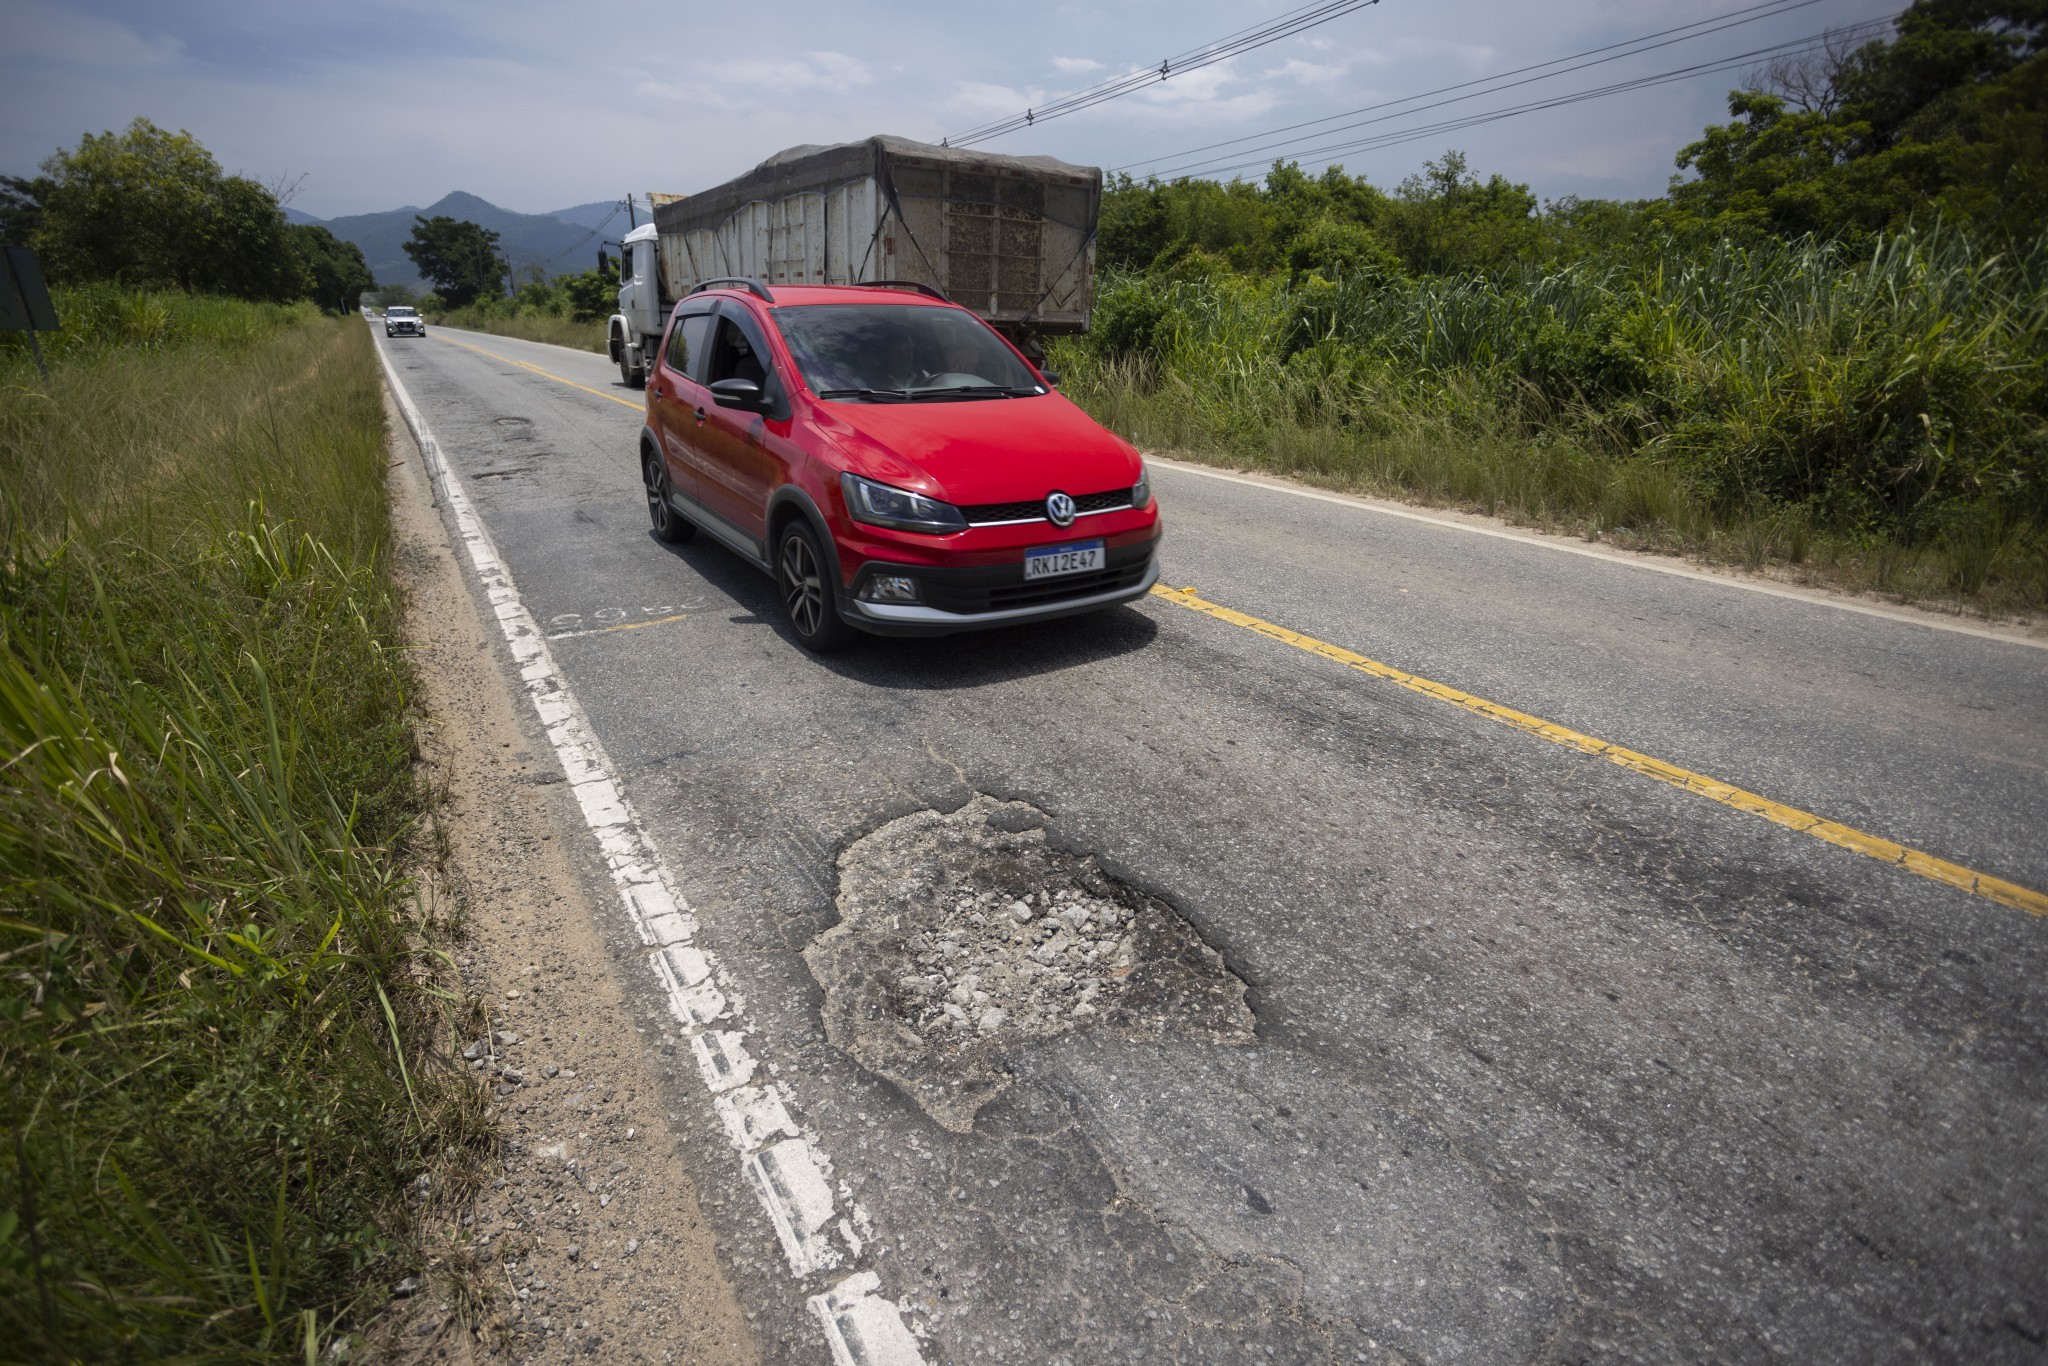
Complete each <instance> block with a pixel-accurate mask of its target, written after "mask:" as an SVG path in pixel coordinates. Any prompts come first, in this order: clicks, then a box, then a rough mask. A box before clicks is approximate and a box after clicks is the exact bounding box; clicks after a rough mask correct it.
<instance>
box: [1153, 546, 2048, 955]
mask: <svg viewBox="0 0 2048 1366" xmlns="http://www.w3.org/2000/svg"><path fill="white" fill-rule="evenodd" d="M1152 592H1153V594H1154V596H1157V597H1161V598H1164V599H1166V600H1167V601H1168V602H1173V603H1178V604H1179V605H1181V606H1182V607H1185V608H1187V609H1189V610H1190V611H1194V612H1200V613H1202V614H1203V615H1204V616H1210V617H1214V618H1215V619H1216V620H1218V621H1223V622H1228V623H1229V624H1230V625H1232V626H1241V627H1243V628H1244V629H1246V630H1248V631H1256V632H1258V633H1259V634H1260V635H1262V636H1265V637H1267V638H1268V639H1271V640H1277V641H1279V642H1280V643H1281V644H1283V645H1292V646H1293V647H1294V648H1295V649H1297V650H1306V651H1307V652H1308V653H1310V654H1312V655H1320V656H1322V657H1323V658H1324V659H1328V660H1332V661H1334V662H1336V663H1338V664H1342V665H1344V666H1345V667H1346V668H1350V669H1356V670H1358V672H1360V673H1363V674H1370V675H1371V676H1372V677H1374V678H1383V679H1385V680H1386V681H1387V682H1389V683H1392V684H1394V685H1396V686H1397V687H1402V688H1406V689H1407V690H1408V691H1410V692H1416V693H1421V694H1422V695H1423V696H1425V697H1433V698H1435V699H1436V700H1437V701H1439V702H1448V703H1449V704H1450V705H1452V706H1454V707H1461V708H1463V709H1464V710H1466V711H1469V712H1476V713H1477V714H1478V715H1480V716H1484V717H1486V718H1488V719H1489V720H1493V721H1498V722H1500V723H1501V724H1502V725H1504V726H1512V727H1514V728H1515V729H1516V730H1519V731H1526V732H1527V733H1528V734H1530V735H1534V736H1538V737H1540V738H1542V739H1545V740H1548V741H1550V742H1551V743H1552V744H1557V745H1564V746H1566V747H1568V748H1570V749H1576V750H1578V751H1579V752H1581V753H1583V754H1591V755H1593V756H1595V757H1597V758H1601V759H1605V760H1606V761H1607V762H1609V763H1611V764H1618V765H1620V766H1621V767H1622V768H1625V769H1628V770H1629V771H1630V772H1632V773H1640V774H1642V775H1643V776H1644V777H1646V778H1654V779H1656V780H1657V781H1658V782H1660V783H1669V784H1670V785H1671V786H1673V787H1678V788H1683V789H1685V790H1686V791H1687V792H1692V793H1697V794H1698V795H1699V796H1702V797H1706V798H1708V799H1709V800H1712V801H1717V802H1719V803H1721V804H1722V805H1723V806H1729V807H1733V808H1734V809H1735V810H1737V811H1744V812H1747V813H1749V814H1750V815H1752V816H1761V817H1763V818H1764V819H1765V820H1767V821H1772V822H1774V823H1776V824H1778V825H1782V826H1784V827H1785V828H1787V829H1788V830H1797V831H1798V832H1799V833H1801V834H1803V835H1812V836H1813V837H1814V838H1815V839H1822V840H1826V841H1827V842H1828V843H1829V844H1833V845H1838V846H1840V847H1841V848H1843V849H1849V850H1853V851H1854V852H1856V853H1859V854H1862V855H1864V856H1866V857H1868V858H1874V859H1876V860H1878V861H1879V862H1880V863H1889V864H1892V865H1893V866H1895V867H1899V868H1903V869H1905V870H1906V871H1907V872H1909V873H1917V874H1919V875H1920V876H1921V877H1924V878H1932V879H1933V880H1934V881H1936V882H1943V883H1947V884H1948V885H1949V886H1951V887H1956V888H1960V889H1961V890H1963V891H1965V892H1970V893H1973V894H1975V895H1977V896H1981V897H1985V898H1988V899H1989V900H1992V901H1996V902H1997V903H1998V904H2000V905H2001V906H2010V907H2012V908H2013V909H2015V910H2020V911H2025V912H2026V913H2027V914H2029V915H2037V916H2048V896H2044V895H2042V894H2041V893H2040V892H2037V891H2034V890H2033V889H2032V888H2029V887H2022V886H2020V885H2019V884H2018V883H2014V882H2007V881H2006V880H2005V879H2003V878H1997V877H1992V876H1991V875H1990V874H1988V873H1980V872H1977V871H1976V870H1975V869H1972V868H1965V867H1963V866H1962V865H1961V864H1959V863H1950V862H1949V861H1948V860H1947V859H1942V858H1936V857H1935V856H1934V855H1932V854H1927V853H1922V852H1921V851H1920V850H1918V849H1912V848H1908V847H1907V846H1905V845H1903V844H1895V843H1893V842H1892V841H1891V840H1888V839H1884V838H1882V837H1881V836H1878V835H1872V834H1868V833H1866V832H1864V831H1862V830H1858V829H1856V828H1855V827H1853V826H1848V825H1843V824H1841V823H1839V822H1837V821H1831V820H1828V819H1826V818H1825V817H1822V816H1816V815H1814V814H1813V813H1812V812H1810V811H1801V810H1800V809H1799V808H1797V807H1793V806H1786V805H1785V804H1784V803H1782V802H1774V801H1772V800H1771V799H1770V798H1768V797H1760V796H1758V795H1757V794H1756V793H1754V792H1746V791H1744V790H1743V789H1741V788H1739V787H1735V786H1733V785H1732V784H1729V783H1724V782H1722V781H1720V780H1719V779H1718V778H1709V777H1707V776H1706V775H1705V774H1701V773H1694V772H1692V771H1691V770H1690V769H1684V768H1680V767H1678V766H1677V765H1676V764H1667V763H1665V762H1664V761H1663V760H1662V759H1653V758H1651V757H1650V756H1649V755H1647V754H1639V753H1637V752H1636V751H1635V750H1632V749H1624V748H1623V747H1622V746H1620V745H1615V744H1609V743H1608V742H1607V741H1605V740H1602V739H1599V738H1597V737H1595V736H1591V735H1586V734H1584V733H1582V732H1580V731H1576V730H1572V729H1570V728H1569V727H1566V726H1560V725H1558V724H1556V723H1555V722H1552V721H1545V720H1544V719H1542V718H1541V717H1538V716H1530V715H1529V714H1528V713H1526V712H1519V711H1516V710H1515V709H1514V708H1512V707H1504V706H1502V705H1500V703H1498V702H1489V701H1487V700H1486V699H1485V698H1483V697H1474V696H1473V695H1472V694H1471V693H1468V692H1461V691H1460V690H1458V689H1457V688H1453V687H1451V686H1449V685H1448V684H1444V683H1438V682H1435V681H1433V680H1431V679H1427V678H1422V677H1419V676H1417V675H1415V674H1411V673H1406V672H1404V671H1402V670H1400V669H1397V668H1394V667H1393V666H1392V665H1390V664H1382V663H1380V662H1379V661H1378V660H1376V659H1367V658H1366V657H1365V656H1364V655H1361V654H1355V653H1353V652H1352V651H1350V650H1347V649H1345V648H1343V647H1342V646H1340V645H1331V644H1329V643H1328V642H1326V641H1321V640H1317V639H1316V638H1315V637H1314V636H1305V635H1303V634H1302V633H1301V632H1299V631H1290V630H1288V629H1287V628H1286V627H1285V626H1275V625H1274V624H1273V623H1272V622H1270V621H1261V620H1259V619H1258V618H1257V617H1254V616H1248V615H1246V614H1245V613H1243V612H1238V611H1234V610H1232V609H1231V608H1228V607H1222V606H1218V605H1217V604H1216V603H1213V602H1208V601H1205V600H1204V599H1202V598H1199V597H1197V596H1196V595H1195V593H1194V591H1193V590H1192V589H1186V588H1168V587H1166V586H1165V585H1164V584H1160V585H1157V586H1155V587H1154V588H1153V589H1152Z"/></svg>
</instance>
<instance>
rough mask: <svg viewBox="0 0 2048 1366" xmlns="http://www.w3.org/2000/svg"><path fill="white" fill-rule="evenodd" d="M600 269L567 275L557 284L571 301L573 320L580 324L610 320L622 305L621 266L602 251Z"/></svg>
mask: <svg viewBox="0 0 2048 1366" xmlns="http://www.w3.org/2000/svg"><path fill="white" fill-rule="evenodd" d="M598 257H599V266H600V268H599V269H597V270H585V271H579V272H578V273H576V274H574V275H564V276H562V277H561V278H560V279H559V280H558V281H557V282H556V283H558V284H559V285H561V287H562V294H563V296H564V297H565V298H567V299H568V301H569V317H570V318H571V319H572V320H574V321H576V322H579V323H587V322H594V321H595V320H597V319H599V318H606V317H610V316H611V314H612V313H613V312H614V311H615V310H616V309H617V308H618V305H619V267H618V263H617V262H615V261H613V260H612V259H611V258H609V257H607V256H605V255H604V253H602V252H599V253H598Z"/></svg>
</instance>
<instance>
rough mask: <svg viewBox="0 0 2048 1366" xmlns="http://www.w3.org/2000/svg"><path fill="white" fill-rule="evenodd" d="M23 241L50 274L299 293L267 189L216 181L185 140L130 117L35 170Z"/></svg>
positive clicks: (203, 155)
mask: <svg viewBox="0 0 2048 1366" xmlns="http://www.w3.org/2000/svg"><path fill="white" fill-rule="evenodd" d="M43 170H44V172H45V174H46V176H47V179H46V180H45V181H44V182H41V184H42V185H43V186H44V187H45V188H43V189H42V190H41V193H40V196H39V197H40V199H41V205H42V212H41V221H40V222H39V223H37V224H36V226H35V229H34V233H33V237H32V241H33V243H34V245H35V246H36V248H37V249H38V251H39V252H40V254H41V256H42V259H43V264H44V268H45V269H46V270H47V271H48V272H49V273H50V275H51V277H52V278H54V279H57V280H65V281H85V280H115V281H118V282H120V283H122V284H127V285H133V286H137V287H143V288H176V289H183V290H188V291H193V292H198V293H217V294H233V295H238V296H240V297H242V298H248V299H275V300H283V299H294V298H299V297H301V296H302V295H303V294H304V292H305V288H306V280H305V277H304V276H303V275H302V274H301V273H300V272H299V270H298V268H297V262H296V258H295V257H294V256H293V255H292V253H291V251H290V248H289V241H290V239H289V238H288V237H287V235H286V232H285V228H286V224H285V221H284V214H283V212H282V211H281V210H279V208H278V207H277V200H276V198H275V196H273V195H272V194H271V192H270V191H269V190H266V189H265V188H264V187H263V186H261V185H259V184H257V183H256V182H255V181H253V180H248V179H245V178H244V177H241V176H230V175H225V174H223V173H222V171H221V169H220V163H219V162H217V161H215V160H214V159H213V154H212V153H210V152H208V151H207V150H206V148H204V147H202V146H201V145H200V144H199V140H198V139H197V138H194V137H193V136H192V135H191V134H190V133H187V132H182V131H181V132H177V133H170V132H166V131H165V130H163V129H161V128H159V127H157V126H156V125H155V124H153V123H151V122H150V121H149V120H148V119H143V118H138V119H136V120H135V121H134V122H133V123H131V124H129V125H128V128H127V130H126V131H125V132H120V133H113V132H107V133H100V134H90V133H88V134H87V135H86V136H85V137H84V138H82V139H81V140H80V141H79V144H78V146H77V147H76V148H75V149H72V150H69V151H62V150H60V151H58V152H56V153H55V154H53V155H52V156H51V157H50V158H49V159H48V160H47V161H45V162H44V163H43Z"/></svg>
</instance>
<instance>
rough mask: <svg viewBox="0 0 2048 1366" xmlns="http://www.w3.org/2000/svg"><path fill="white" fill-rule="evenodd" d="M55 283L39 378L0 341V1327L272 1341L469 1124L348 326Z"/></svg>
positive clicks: (53, 1355)
mask: <svg viewBox="0 0 2048 1366" xmlns="http://www.w3.org/2000/svg"><path fill="white" fill-rule="evenodd" d="M78 302H79V300H78V297H77V296H72V297H71V298H69V299H67V298H65V297H62V296H60V298H59V300H58V304H59V309H60V316H64V317H65V318H66V319H67V321H69V320H72V319H82V318H87V317H100V318H103V319H111V320H112V321H108V322H105V323H104V324H102V325H96V326H90V327H81V328H80V331H81V333H83V334H84V335H83V336H81V337H78V338H73V339H70V340H68V341H67V343H66V345H65V347H64V349H63V350H62V351H61V352H60V359H59V363H58V364H57V365H56V367H55V374H54V376H53V381H52V383H50V384H49V385H47V386H44V385H41V384H39V383H37V382H35V380H34V379H33V371H32V370H25V368H24V366H23V365H22V364H21V357H20V356H19V354H18V348H16V349H15V350H14V351H10V352H6V353H0V479H4V487H0V516H4V518H5V525H4V528H0V531H4V537H5V557H4V562H0V880H4V889H5V900H4V910H0V1116H4V1121H5V1126H6V1130H7V1137H6V1142H5V1146H4V1148H0V1343H5V1344H6V1347H5V1348H4V1349H0V1356H6V1357H9V1358H16V1357H18V1358H20V1359H24V1360H132V1361H142V1360H161V1359H167V1358H181V1359H182V1358H194V1359H221V1360H227V1359H234V1360H244V1359H247V1360H258V1359H282V1358H284V1357H286V1356H291V1357H294V1358H303V1357H305V1356H306V1355H307V1354H308V1353H309V1352H313V1351H317V1350H322V1349H324V1347H325V1345H326V1343H327V1342H328V1341H329V1340H330V1339H331V1338H332V1337H333V1335H334V1334H335V1333H336V1332H337V1331H338V1329H339V1328H341V1327H344V1326H345V1325H346V1324H348V1323H349V1322H351V1321H354V1320H356V1319H360V1318H361V1317H362V1316H364V1315H366V1314H367V1313H368V1312H369V1310H370V1309H372V1308H374V1307H376V1306H377V1305H380V1304H381V1303H382V1295H381V1294H380V1293H379V1291H378V1282H380V1281H383V1280H386V1279H388V1278H390V1277H392V1276H394V1275H397V1274H402V1270H403V1269H404V1268H406V1267H407V1266H409V1265H410V1259H411V1258H413V1257H414V1256H415V1255H416V1254H415V1252H414V1246H415V1245H414V1243H413V1241H412V1239H411V1219H412V1216H411V1214H410V1212H409V1211H410V1210H411V1208H412V1202H410V1201H409V1199H408V1192H409V1191H410V1190H411V1189H412V1183H413V1182H414V1180H415V1178H416V1177H417V1176H418V1175H419V1174H420V1173H422V1172H423V1171H426V1170H427V1169H428V1167H429V1166H430V1165H431V1164H434V1163H435V1162H436V1161H437V1158H438V1157H440V1156H443V1155H446V1154H447V1153H449V1152H451V1151H459V1150H460V1149H461V1147H462V1145H465V1144H469V1143H472V1142H474V1141H475V1140H476V1139H477V1137H478V1136H479V1134H480V1133H481V1124H482V1121H481V1116H480V1109H479V1105H480V1102H479V1100H478V1099H477V1097H476V1096H475V1094H474V1092H473V1089H472V1088H469V1087H466V1086H464V1085H462V1084H461V1082H460V1080H459V1079H458V1078H457V1076H456V1074H454V1073H453V1072H451V1071H449V1070H448V1069H446V1068H445V1067H442V1066H436V1065H434V1064H433V1063H431V1061H429V1053H428V1050H427V1046H428V1044H429V1042H430V1040H431V1038H432V1035H433V1032H434V1029H435V1027H436V1026H435V1021H436V1019H437V1007H436V1004H435V997H434V991H435V990H436V988H435V987H434V986H433V972H432V962H431V959H430V957H429V956H428V955H429V953H430V947H429V936H430V934H431V930H432V927H431V926H429V925H426V924H424V923H423V922H422V920H421V917H420V913H419V912H418V910H417V909H416V907H415V906H414V903H413V900H412V898H411V896H410V894H409V893H410V889H409V884H408V882H407V879H406V876H405V869H406V866H407V859H406V847H407V843H408V841H409V840H411V839H413V838H414V833H413V832H414V829H415V821H416V819H417V817H418V816H419V814H420V812H421V809H422V793H421V791H420V789H419V787H418V785H417V782H416V779H415V777H414V774H413V758H414V749H413V741H412V732H411V726H410V718H409V716H408V712H407V706H408V695H409V688H410V679H409V676H408V673H407V669H406V666H405V663H404V657H403V655H402V653H401V652H400V651H399V650H398V649H397V648H396V642H397V640H398V626H399V618H398V603H397V601H396V599H395V596H394V591H393V589H392V586H391V584H390V582H389V580H388V577H387V573H386V568H387V566H386V563H385V546H386V544H387V540H388V523H387V520H386V516H387V513H386V505H385V499H384V485H383V474H384V465H385V455H384V450H385V447H384V440H383V429H384V428H383V422H384V419H383V409H382V404H381V397H380V392H379V383H378V376H377V372H376V367H375V361H374V357H373V354H372V352H371V349H370V346H369V344H368V342H369V339H368V338H367V337H366V336H365V335H364V329H363V327H362V325H361V323H360V322H337V321H333V320H323V319H319V318H317V317H315V316H310V315H308V314H306V313H304V312H303V311H299V310H286V309H264V308H260V307H256V306H250V305H239V304H222V303H221V302H220V301H214V300H189V299H182V298H178V297H176V296H144V297H140V298H136V299H132V300H130V301H127V302H126V303H123V302H122V301H120V300H117V299H114V298H112V296H109V295H105V294H96V295H94V296H92V300H91V305H90V307H88V308H80V307H77V306H76V305H77V304H78ZM94 310H98V311H97V312H94Z"/></svg>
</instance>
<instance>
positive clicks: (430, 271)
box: [405, 214, 507, 308]
mask: <svg viewBox="0 0 2048 1366" xmlns="http://www.w3.org/2000/svg"><path fill="white" fill-rule="evenodd" d="M412 224H413V227H412V237H411V238H410V239H409V240H407V242H406V244H405V254H406V255H407V256H410V257H411V258H412V263H413V264H414V265H416V266H418V267H419V270H420V274H421V275H424V276H425V277H426V278H427V279H428V280H430V281H432V282H433V284H434V292H435V293H436V294H438V295H440V297H441V302H442V303H444V304H446V305H447V306H448V307H449V308H462V307H464V306H465V305H467V304H471V303H474V302H476V299H477V297H478V296H479V295H482V294H485V293H490V294H497V293H499V292H501V290H502V288H503V281H504V278H505V271H506V268H507V267H506V263H505V258H504V257H503V256H502V255H500V254H499V251H498V234H496V233H495V232H490V231H487V230H486V229H484V228H481V227H478V226H477V225H476V224H474V223H471V222H468V221H467V220H465V219H458V218H449V217H446V216H445V215H441V214H436V215H435V216H434V217H432V218H419V217H415V218H414V219H413V220H412Z"/></svg>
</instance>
